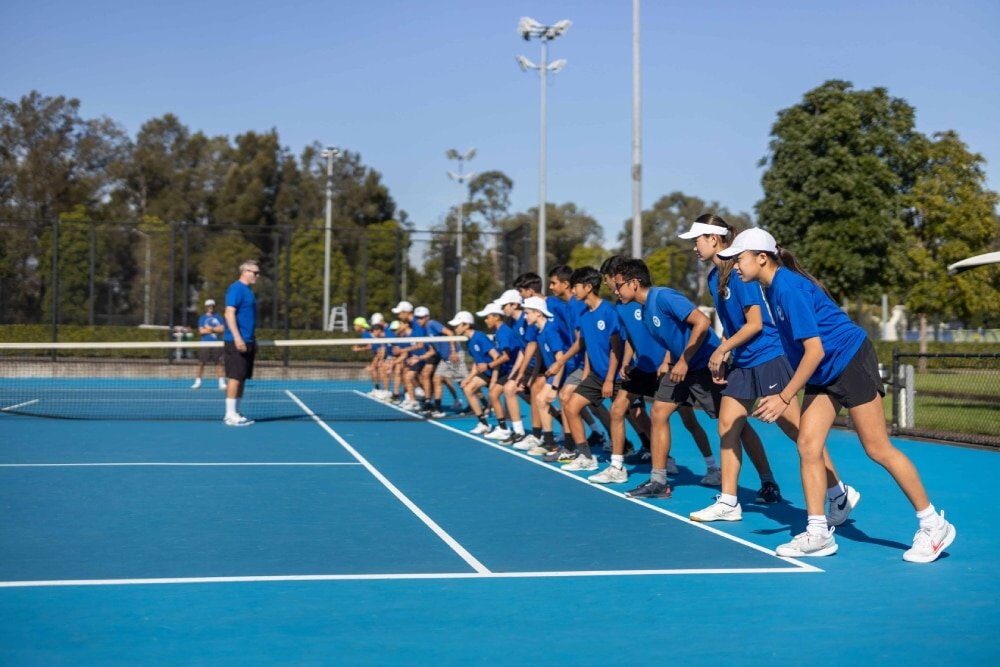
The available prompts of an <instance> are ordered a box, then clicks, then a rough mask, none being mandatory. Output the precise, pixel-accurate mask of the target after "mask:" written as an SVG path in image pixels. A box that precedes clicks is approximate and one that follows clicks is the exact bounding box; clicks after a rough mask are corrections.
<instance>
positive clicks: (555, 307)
mask: <svg viewBox="0 0 1000 667" xmlns="http://www.w3.org/2000/svg"><path fill="white" fill-rule="evenodd" d="M545 307H546V308H548V309H549V312H550V313H552V319H553V321H554V322H555V323H556V324H558V325H559V332H560V333H562V337H563V338H565V339H566V340H568V341H570V342H571V343H572V341H573V340H574V338H575V336H574V333H573V328H574V327H573V321H574V319H575V318H574V317H573V313H571V312H570V309H569V303H567V302H566V301H563V300H562V299H560V298H559V297H557V296H547V297H545Z"/></svg>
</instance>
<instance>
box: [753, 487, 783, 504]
mask: <svg viewBox="0 0 1000 667" xmlns="http://www.w3.org/2000/svg"><path fill="white" fill-rule="evenodd" d="M757 502H758V503H767V504H768V505H773V504H774V503H780V502H781V489H779V488H778V485H777V484H775V483H774V482H764V484H763V485H761V487H760V491H758V492H757Z"/></svg>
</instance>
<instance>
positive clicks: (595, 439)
mask: <svg viewBox="0 0 1000 667" xmlns="http://www.w3.org/2000/svg"><path fill="white" fill-rule="evenodd" d="M605 441H606V438H605V437H604V434H603V433H601V432H600V431H591V432H590V435H588V436H587V444H588V445H590V448H591V449H596V448H597V447H603V446H604V444H605ZM609 451H610V450H609Z"/></svg>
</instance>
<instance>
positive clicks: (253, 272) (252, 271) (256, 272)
mask: <svg viewBox="0 0 1000 667" xmlns="http://www.w3.org/2000/svg"><path fill="white" fill-rule="evenodd" d="M243 270H244V271H247V272H249V273H252V274H254V275H255V276H259V275H260V271H254V270H253V269H243Z"/></svg>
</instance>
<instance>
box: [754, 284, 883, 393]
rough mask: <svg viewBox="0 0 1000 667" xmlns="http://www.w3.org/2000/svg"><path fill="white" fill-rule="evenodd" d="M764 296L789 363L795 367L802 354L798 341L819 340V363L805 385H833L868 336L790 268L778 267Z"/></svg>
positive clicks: (817, 289)
mask: <svg viewBox="0 0 1000 667" xmlns="http://www.w3.org/2000/svg"><path fill="white" fill-rule="evenodd" d="M765 294H766V296H767V301H768V303H770V305H771V313H772V315H773V316H774V321H775V323H776V324H777V327H778V334H779V335H780V337H781V344H782V346H784V348H785V354H786V355H788V361H789V363H791V364H792V366H793V367H797V366H798V365H799V362H801V361H802V355H803V354H804V353H805V346H803V345H802V341H803V340H805V339H807V338H816V337H819V340H820V342H821V343H822V344H823V352H824V354H823V360H822V361H820V363H819V366H818V367H817V368H816V372H815V373H813V374H812V377H810V378H809V384H817V385H821V386H825V385H829V384H833V382H834V381H835V380H836V379H837V378H838V377H840V374H841V373H843V372H844V369H845V368H847V364H849V363H850V362H851V359H853V358H854V355H855V354H857V352H858V350H859V349H860V348H861V345H862V344H863V343H864V342H865V339H866V338H867V337H868V336H867V334H865V331H864V329H862V328H861V327H859V326H858V325H857V324H855V323H854V322H852V321H851V318H849V317H848V316H847V315H846V314H845V313H844V311H842V310H841V309H840V308H838V307H837V304H835V303H834V302H833V300H832V299H831V298H830V297H828V296H827V295H826V293H825V292H824V291H823V289H822V288H821V287H820V286H819V285H817V284H816V283H814V282H813V281H811V280H809V279H808V278H806V277H805V276H803V275H801V274H798V273H795V272H794V271H792V270H790V269H787V268H784V267H779V268H778V270H777V271H776V272H775V273H774V279H773V280H772V281H771V285H770V286H769V287H768V288H767V289H766V290H765Z"/></svg>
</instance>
